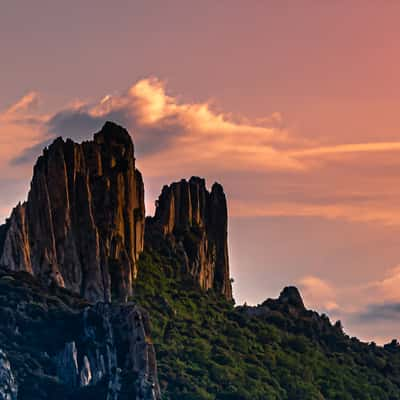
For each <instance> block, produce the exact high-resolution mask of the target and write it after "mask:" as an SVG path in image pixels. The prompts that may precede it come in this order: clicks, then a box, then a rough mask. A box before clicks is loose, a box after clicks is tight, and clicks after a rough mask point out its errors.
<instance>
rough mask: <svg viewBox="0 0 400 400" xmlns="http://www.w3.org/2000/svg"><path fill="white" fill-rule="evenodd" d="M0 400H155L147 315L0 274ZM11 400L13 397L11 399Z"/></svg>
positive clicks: (138, 309)
mask: <svg viewBox="0 0 400 400" xmlns="http://www.w3.org/2000/svg"><path fill="white" fill-rule="evenodd" d="M0 319H1V324H0V399H1V400H16V399H17V398H18V400H54V399H55V398H57V399H58V400H72V399H74V400H75V399H82V400H83V399H85V400H90V399H99V400H127V399H136V400H156V399H159V398H160V390H159V386H158V380H157V367H156V360H155V351H154V347H153V345H152V343H151V340H150V336H149V320H148V315H147V313H146V312H145V311H144V310H143V309H142V308H141V307H140V306H138V305H137V304H134V303H124V304H118V303H116V304H107V303H97V304H96V305H91V304H90V303H88V302H87V301H86V300H83V299H82V298H81V297H79V296H78V295H74V294H73V293H72V292H69V291H68V290H65V289H63V288H59V287H57V286H53V287H52V288H47V287H46V286H43V285H42V284H41V283H40V282H39V281H38V280H37V279H36V278H34V277H32V276H30V275H29V274H27V273H26V272H18V273H14V272H9V271H4V270H2V271H1V270H0ZM17 396H18V397H17Z"/></svg>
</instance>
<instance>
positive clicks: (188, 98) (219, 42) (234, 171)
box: [0, 0, 400, 342]
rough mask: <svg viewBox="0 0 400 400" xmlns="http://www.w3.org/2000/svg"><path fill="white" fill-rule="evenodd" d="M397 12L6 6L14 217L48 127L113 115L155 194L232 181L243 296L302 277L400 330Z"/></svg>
mask: <svg viewBox="0 0 400 400" xmlns="http://www.w3.org/2000/svg"><path fill="white" fill-rule="evenodd" d="M90 3H92V4H90ZM250 4H251V7H250ZM383 4H384V6H383ZM399 17H400V4H398V3H396V2H390V1H388V2H384V3H379V4H378V2H372V1H371V2H369V1H366V2H359V1H355V0H354V1H349V2H330V3H328V2H315V1H306V0H304V1H299V2H286V1H279V2H278V1H265V2H256V1H254V3H253V2H250V3H249V2H246V3H245V2H242V1H235V0H233V1H221V2H218V4H217V5H216V4H215V2H211V1H205V2H201V4H200V3H198V4H196V5H194V4H193V3H192V4H190V5H188V3H187V2H184V1H172V2H169V4H168V7H166V5H165V3H164V2H160V1H149V2H146V4H145V5H144V4H141V2H131V1H121V4H120V7H118V8H117V7H111V6H110V3H109V2H106V1H102V0H100V1H96V2H94V1H93V2H91V1H87V2H85V6H82V5H80V2H78V1H72V2H68V3H67V2H65V3H64V4H62V3H61V2H57V4H55V3H54V2H50V1H44V0H38V1H37V2H35V4H28V5H26V3H25V4H24V6H23V7H22V2H20V1H18V0H16V1H15V2H13V3H12V4H11V3H10V4H8V5H7V6H3V7H2V11H1V13H0V27H1V28H0V29H1V31H2V34H1V35H0V57H1V61H2V68H1V73H0V87H1V88H2V90H1V92H0V184H1V188H2V191H1V193H2V194H1V196H0V218H1V219H4V218H5V217H6V216H7V215H8V214H9V211H10V208H11V207H12V205H14V204H15V203H16V202H18V201H20V200H23V199H24V198H25V196H26V190H27V187H28V183H29V178H30V174H31V169H32V163H33V160H34V159H35V157H36V156H37V155H38V154H39V152H40V148H41V147H42V146H43V145H45V144H46V143H48V142H49V141H50V140H52V139H54V138H55V137H56V136H58V135H62V136H64V137H66V136H71V137H73V138H75V139H76V140H82V139H84V138H86V137H88V136H90V134H91V133H93V132H94V131H96V130H97V129H99V127H100V126H101V125H102V123H103V122H104V120H105V119H113V120H116V121H117V122H120V123H122V124H124V125H125V126H127V127H128V128H129V129H130V131H131V132H132V135H133V138H134V141H135V146H136V154H137V159H138V166H139V168H141V170H142V172H143V173H144V177H145V185H146V189H147V205H148V206H147V208H148V211H149V212H151V210H152V204H153V201H154V199H155V198H156V196H157V194H158V192H159V191H160V188H161V186H162V184H164V183H168V182H170V181H171V180H176V179H179V178H181V177H189V176H191V175H201V176H205V177H206V178H207V179H208V181H209V183H211V181H213V180H218V181H220V182H221V183H222V184H223V185H224V187H225V189H226V192H227V194H228V199H229V209H230V215H231V223H230V237H231V262H232V270H233V271H232V272H233V276H234V278H235V285H234V286H235V287H234V288H235V295H236V299H237V301H238V302H243V301H247V302H249V303H257V302H259V301H262V300H263V299H264V298H266V297H268V296H276V295H277V294H278V293H279V290H280V289H281V288H282V286H283V285H286V284H296V285H298V286H299V287H300V288H301V289H302V292H303V294H304V297H305V301H306V303H307V304H308V305H309V306H311V307H314V308H317V309H318V310H320V311H325V312H328V314H329V315H331V316H332V318H333V319H334V318H341V319H342V320H343V323H344V326H345V328H346V329H347V330H348V331H349V332H350V333H351V334H357V335H360V336H361V337H363V338H365V339H371V340H372V339H374V340H377V341H380V342H382V341H385V340H388V339H389V338H391V337H394V336H398V331H399V328H400V322H399V323H397V322H396V319H398V320H399V321H400V318H398V316H399V315H398V314H397V313H398V312H397V308H399V309H400V306H399V307H397V305H398V304H400V303H399V302H400V294H399V295H397V290H396V289H397V286H398V285H399V284H400V278H399V277H400V273H399V269H398V265H399V264H400V251H399V248H400V246H399V245H398V239H397V238H398V237H399V233H400V185H399V183H400V182H399V181H400V161H399V160H400V157H399V156H400V135H399V132H400V121H399V118H398V110H397V109H398V105H399V104H400V93H399V92H398V91H397V88H398V87H400V74H398V71H399V70H400V56H399V54H400V52H399V48H398V43H399V42H400V30H399V29H398V19H399ZM399 293H400V291H399ZM377 322H379V323H377Z"/></svg>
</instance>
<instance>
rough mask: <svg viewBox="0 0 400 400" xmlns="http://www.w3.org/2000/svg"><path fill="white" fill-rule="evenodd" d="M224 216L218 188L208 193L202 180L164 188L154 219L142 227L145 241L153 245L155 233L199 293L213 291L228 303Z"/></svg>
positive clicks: (221, 194)
mask: <svg viewBox="0 0 400 400" xmlns="http://www.w3.org/2000/svg"><path fill="white" fill-rule="evenodd" d="M227 214H228V213H227V204H226V198H225V194H224V191H223V188H222V186H221V185H220V184H218V183H214V185H213V186H212V189H211V192H209V191H208V190H207V188H206V183H205V180H204V179H201V178H198V177H192V178H191V179H190V180H189V181H186V180H181V181H180V182H175V183H172V184H171V185H170V186H164V188H163V190H162V193H161V195H160V196H159V199H158V201H157V202H156V212H155V216H154V218H151V219H148V222H147V224H146V238H147V239H148V242H149V243H150V244H152V245H157V242H156V240H155V238H156V237H157V232H158V234H161V235H162V236H163V238H166V239H167V240H168V242H169V243H170V245H171V246H172V247H173V248H174V250H175V251H176V252H177V253H178V254H179V255H181V258H182V260H183V261H184V264H185V265H184V267H185V268H186V270H187V271H189V272H190V273H191V274H192V275H193V277H194V278H195V279H196V281H197V282H198V283H199V285H200V286H201V287H202V288H203V289H205V290H207V289H211V288H213V289H215V290H216V291H217V292H220V293H222V294H223V295H224V296H225V297H226V298H227V299H229V300H230V299H232V287H231V281H230V277H229V259H228V233H227V232H228V231H227V228H228V215H227ZM159 243H160V242H159ZM161 243H162V241H161Z"/></svg>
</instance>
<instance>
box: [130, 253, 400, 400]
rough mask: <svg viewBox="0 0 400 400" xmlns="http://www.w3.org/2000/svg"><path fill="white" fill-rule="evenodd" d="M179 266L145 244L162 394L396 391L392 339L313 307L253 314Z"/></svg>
mask: <svg viewBox="0 0 400 400" xmlns="http://www.w3.org/2000/svg"><path fill="white" fill-rule="evenodd" d="M166 254H167V253H166ZM180 270H181V267H180V263H179V260H178V259H176V258H175V257H174V256H171V255H160V254H158V253H156V252H154V251H151V252H150V251H149V250H147V251H145V252H144V253H143V254H142V256H141V259H140V266H139V277H138V280H137V284H136V289H135V293H136V294H135V299H136V300H137V301H139V302H140V303H141V305H143V306H144V307H146V308H147V310H148V311H149V313H150V318H151V322H152V337H153V341H154V343H155V345H156V350H157V358H158V367H159V379H160V384H161V387H162V390H163V392H164V396H165V399H173V400H176V399H179V400H189V399H190V400H211V399H217V400H233V399H238V400H240V399H243V400H261V399H262V400H265V399H271V400H273V399H290V400H302V399H304V400H318V399H321V400H322V399H336V400H354V399H364V400H377V399H384V400H394V399H400V350H399V346H398V344H397V343H392V344H391V345H387V346H385V348H383V347H378V346H376V345H374V344H365V343H361V342H359V341H358V340H357V339H354V338H349V337H348V336H346V335H345V334H344V333H343V332H342V329H341V325H340V324H335V325H334V326H332V325H331V324H330V322H329V320H328V318H327V317H325V316H318V315H317V314H316V313H313V312H311V311H307V312H305V313H304V315H302V316H296V315H295V314H293V313H290V310H289V309H285V308H284V307H283V308H282V307H281V308H279V307H276V310H274V311H273V312H272V313H270V314H269V315H268V316H262V315H261V316H257V317H255V316H250V313H249V312H246V308H243V307H241V308H240V307H239V308H235V307H234V305H233V304H231V303H229V302H227V301H226V300H225V299H223V298H222V297H221V296H218V295H216V294H215V293H213V292H207V293H204V292H202V291H200V290H199V288H197V287H196V286H195V285H194V284H193V280H192V279H190V277H188V276H187V275H186V274H185V273H184V272H179V271H180ZM177 271H178V272H177Z"/></svg>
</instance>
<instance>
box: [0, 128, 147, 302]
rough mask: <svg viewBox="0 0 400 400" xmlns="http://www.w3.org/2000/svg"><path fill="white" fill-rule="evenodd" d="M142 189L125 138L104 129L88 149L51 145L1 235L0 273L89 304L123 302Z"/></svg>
mask: <svg viewBox="0 0 400 400" xmlns="http://www.w3.org/2000/svg"><path fill="white" fill-rule="evenodd" d="M144 218H145V209H144V187H143V181H142V177H141V174H140V172H139V171H138V170H137V169H136V168H135V158H134V146H133V143H132V140H131V137H130V136H129V134H128V132H127V131H126V130H125V129H123V128H122V127H120V126H118V125H116V124H114V123H111V122H107V123H106V124H105V125H104V126H103V128H102V129H101V131H100V132H98V133H97V134H95V135H94V139H93V140H92V141H87V142H83V143H81V144H77V143H74V142H73V141H71V140H69V139H68V140H66V141H64V140H63V139H61V138H59V139H56V140H55V141H54V142H53V143H52V144H51V145H50V146H49V147H48V148H47V149H45V150H44V152H43V155H42V156H41V157H40V158H39V159H38V161H37V163H36V165H35V167H34V173H33V179H32V182H31V188H30V192H29V195H28V200H27V202H26V203H24V204H19V205H18V206H17V207H16V208H15V209H14V210H13V212H12V214H11V217H10V218H9V219H8V221H7V222H6V224H5V225H4V226H2V227H0V265H2V266H4V267H6V268H8V269H10V270H13V271H27V272H30V273H31V274H33V275H35V276H38V277H39V278H40V279H41V280H42V281H43V282H45V283H46V284H57V285H59V286H63V287H66V288H68V289H70V290H73V291H74V292H76V293H80V294H81V295H83V296H84V297H85V298H87V299H89V300H91V301H99V300H100V301H102V300H105V301H108V300H110V299H111V296H112V294H113V295H115V297H116V298H118V299H119V300H126V299H127V298H128V296H129V295H130V294H131V290H132V281H133V280H134V279H135V277H136V274H137V259H138V256H139V254H140V252H141V251H142V249H143V239H144Z"/></svg>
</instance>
